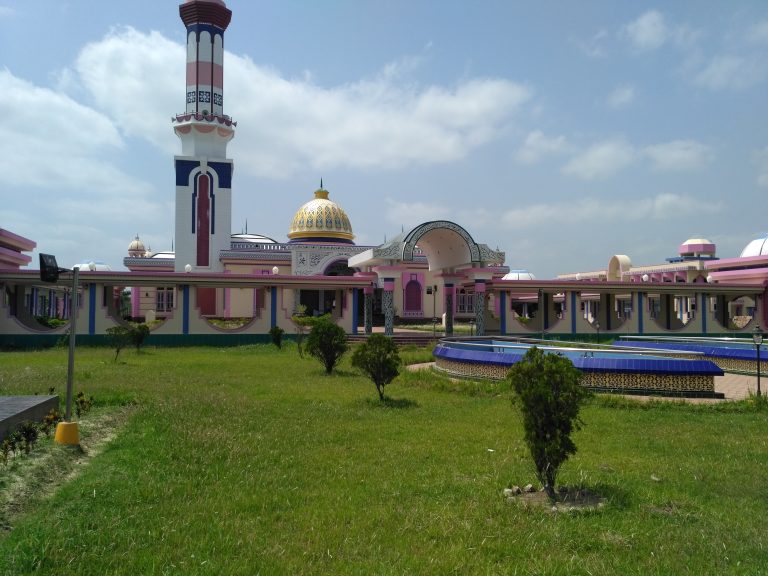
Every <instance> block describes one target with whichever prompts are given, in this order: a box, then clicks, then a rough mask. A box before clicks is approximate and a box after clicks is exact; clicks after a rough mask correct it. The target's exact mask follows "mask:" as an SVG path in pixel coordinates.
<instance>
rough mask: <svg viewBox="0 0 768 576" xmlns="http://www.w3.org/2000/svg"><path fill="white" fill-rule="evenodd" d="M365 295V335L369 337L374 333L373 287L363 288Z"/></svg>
mask: <svg viewBox="0 0 768 576" xmlns="http://www.w3.org/2000/svg"><path fill="white" fill-rule="evenodd" d="M363 293H364V294H365V307H364V312H363V319H364V322H365V334H366V336H369V335H370V334H371V333H372V332H373V286H366V287H365V288H363Z"/></svg>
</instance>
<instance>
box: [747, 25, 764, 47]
mask: <svg viewBox="0 0 768 576" xmlns="http://www.w3.org/2000/svg"><path fill="white" fill-rule="evenodd" d="M747 40H749V41H750V42H753V43H755V44H768V20H763V21H762V22H758V23H756V24H754V25H752V27H751V28H750V29H749V30H748V31H747Z"/></svg>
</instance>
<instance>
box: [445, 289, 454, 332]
mask: <svg viewBox="0 0 768 576" xmlns="http://www.w3.org/2000/svg"><path fill="white" fill-rule="evenodd" d="M443 294H444V295H445V335H446V336H453V297H454V295H455V294H456V288H455V287H454V285H453V283H451V282H446V283H445V287H444V289H443Z"/></svg>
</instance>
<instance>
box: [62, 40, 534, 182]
mask: <svg viewBox="0 0 768 576" xmlns="http://www.w3.org/2000/svg"><path fill="white" fill-rule="evenodd" d="M418 62H419V59H406V60H404V61H402V62H396V63H393V64H390V65H388V66H386V67H385V68H384V70H383V71H382V72H381V73H380V74H379V75H377V76H375V77H373V78H369V79H362V80H359V81H357V82H353V83H350V84H345V85H341V86H337V87H333V88H325V87H320V86H317V85H315V84H313V83H312V81H311V76H307V75H305V76H304V77H303V78H300V79H286V78H284V77H282V76H281V75H280V74H279V73H278V72H276V71H275V70H272V69H270V68H266V67H263V66H258V65H256V64H254V63H253V62H252V61H251V60H250V59H249V58H247V57H241V56H235V55H232V54H230V53H227V54H226V55H225V91H226V94H225V100H224V107H225V111H226V112H227V113H228V114H230V115H231V116H232V117H233V118H234V119H235V120H237V121H238V134H237V136H236V138H235V140H234V141H233V143H232V147H231V149H230V150H231V152H234V151H235V150H236V151H237V156H238V157H240V158H247V159H248V162H247V163H241V164H240V167H241V169H243V170H245V171H247V172H249V173H252V174H258V175H267V176H272V177H281V176H287V175H289V174H291V173H293V172H295V171H297V170H299V169H302V170H306V169H307V167H311V168H314V169H329V168H335V167H341V166H346V167H353V168H359V169H368V168H374V169H388V168H396V167H400V166H404V165H408V164H433V163H442V162H450V161H454V160H457V159H461V158H463V157H465V156H466V155H467V154H469V153H470V152H471V151H472V150H474V149H475V148H477V147H479V146H481V145H483V144H485V143H487V142H489V141H491V140H493V139H494V138H495V137H497V135H498V134H500V133H501V131H502V130H503V129H504V128H505V127H506V126H507V125H508V124H509V123H510V122H511V121H512V120H513V118H514V116H515V114H516V113H517V112H518V110H519V109H520V108H521V107H522V106H523V104H525V103H526V102H527V101H528V100H530V98H531V96H532V94H531V90H530V89H529V88H527V87H525V86H522V85H520V84H516V83H513V82H510V81H508V80H504V79H494V78H482V79H469V80H466V81H464V82H461V83H459V84H458V85H456V86H453V87H444V86H426V87H417V86H414V85H413V84H412V83H410V82H405V81H402V80H401V79H400V77H401V75H402V74H404V73H407V72H408V71H410V70H412V69H413V67H414V66H416V65H418ZM183 70H184V50H183V49H182V47H181V46H180V45H178V44H175V43H174V42H172V41H170V40H168V39H166V38H164V37H163V36H162V35H160V34H158V33H156V32H153V33H150V34H144V33H141V32H138V31H136V30H133V29H130V28H128V29H123V30H119V31H113V32H112V33H111V34H109V35H108V36H107V37H105V38H104V39H103V40H101V41H99V42H96V43H93V44H90V45H88V46H87V47H86V48H85V49H84V50H83V52H82V53H81V55H80V58H79V59H78V62H77V72H78V74H79V75H80V77H81V78H82V83H83V85H84V86H85V87H86V88H87V90H88V91H89V92H90V93H91V94H92V95H93V98H94V99H95V101H96V102H97V104H98V106H99V107H100V108H102V109H103V110H105V112H108V113H109V114H111V115H113V117H114V118H115V122H116V123H117V124H118V125H119V126H120V127H121V129H122V130H123V131H125V133H127V134H131V135H135V136H140V137H144V138H146V139H148V140H150V141H151V142H152V143H154V144H155V145H156V146H158V147H160V148H161V149H163V150H164V151H167V152H175V151H176V150H177V148H178V144H177V142H176V140H175V137H174V136H173V132H172V130H171V125H170V122H169V119H170V116H171V115H172V114H173V113H174V112H180V111H181V110H182V109H183V107H184V94H183V92H182V91H181V90H180V89H179V86H183V85H184V80H183V76H182V74H183Z"/></svg>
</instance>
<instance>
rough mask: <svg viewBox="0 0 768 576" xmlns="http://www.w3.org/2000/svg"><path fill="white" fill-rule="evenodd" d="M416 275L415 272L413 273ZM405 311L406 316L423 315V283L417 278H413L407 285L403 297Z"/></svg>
mask: <svg viewBox="0 0 768 576" xmlns="http://www.w3.org/2000/svg"><path fill="white" fill-rule="evenodd" d="M413 276H415V274H414V275H413ZM403 312H404V313H405V314H404V315H405V316H421V315H422V310H421V284H419V281H418V280H416V278H413V277H412V278H411V280H409V281H408V283H407V284H406V285H405V295H404V298H403Z"/></svg>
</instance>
